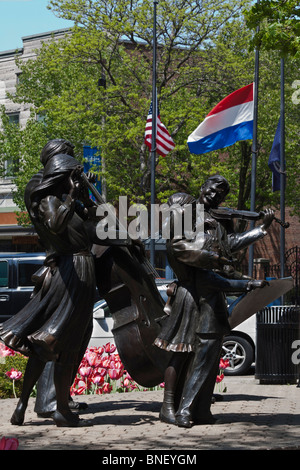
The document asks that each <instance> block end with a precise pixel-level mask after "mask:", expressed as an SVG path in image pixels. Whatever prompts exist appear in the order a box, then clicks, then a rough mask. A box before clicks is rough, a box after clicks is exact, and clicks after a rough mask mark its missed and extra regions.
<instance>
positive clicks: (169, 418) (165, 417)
mask: <svg viewBox="0 0 300 470" xmlns="http://www.w3.org/2000/svg"><path fill="white" fill-rule="evenodd" d="M159 418H160V420H161V421H163V422H165V423H170V424H175V408H174V392H172V391H166V390H165V391H164V401H163V404H162V407H161V410H160V413H159Z"/></svg>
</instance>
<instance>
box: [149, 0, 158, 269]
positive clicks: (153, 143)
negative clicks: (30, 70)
mask: <svg viewBox="0 0 300 470" xmlns="http://www.w3.org/2000/svg"><path fill="white" fill-rule="evenodd" d="M157 4H158V1H157V0H154V2H153V64H152V67H153V71H152V140H151V186H150V188H151V212H150V216H151V221H150V262H151V264H152V266H153V267H155V206H154V205H155V166H156V124H157V122H156V121H157V91H156V5H157Z"/></svg>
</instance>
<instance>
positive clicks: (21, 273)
mask: <svg viewBox="0 0 300 470" xmlns="http://www.w3.org/2000/svg"><path fill="white" fill-rule="evenodd" d="M42 263H43V261H42V260H41V261H40V262H37V261H36V260H21V261H19V262H18V279H19V286H21V287H26V286H33V282H32V280H31V277H32V275H33V274H34V273H35V272H36V271H37V270H38V269H39V268H40V267H41V264H42Z"/></svg>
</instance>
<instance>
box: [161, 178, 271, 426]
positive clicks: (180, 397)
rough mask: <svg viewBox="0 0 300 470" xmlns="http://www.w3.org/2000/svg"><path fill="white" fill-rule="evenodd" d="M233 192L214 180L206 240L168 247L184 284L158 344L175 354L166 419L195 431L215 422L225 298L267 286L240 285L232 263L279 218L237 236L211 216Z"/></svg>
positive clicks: (205, 199) (176, 198)
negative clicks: (212, 409)
mask: <svg viewBox="0 0 300 470" xmlns="http://www.w3.org/2000/svg"><path fill="white" fill-rule="evenodd" d="M228 191H229V185H228V182H227V181H226V180H225V178H223V177H221V176H219V175H217V176H215V177H211V178H209V179H208V180H207V181H206V182H205V184H204V185H203V186H202V188H201V192H200V197H199V202H200V203H201V204H203V205H204V209H205V213H204V217H205V219H204V235H203V234H199V236H198V237H197V236H196V237H195V239H193V240H187V239H185V238H182V239H179V240H178V239H176V238H174V239H172V237H171V238H170V240H168V242H167V254H168V259H169V263H170V265H171V267H172V269H173V271H174V273H175V274H176V276H177V279H178V282H177V291H176V296H175V298H174V300H173V303H172V308H171V314H170V316H169V319H168V320H167V321H166V322H165V324H164V326H163V328H162V330H161V332H160V334H159V335H158V337H157V338H156V340H155V344H156V345H157V346H158V347H160V348H162V349H165V350H171V351H174V354H173V356H172V358H171V360H170V363H169V365H168V367H167V368H166V372H165V392H164V401H163V406H162V409H161V411H160V419H161V420H162V421H166V422H168V423H172V424H176V425H178V426H181V427H190V426H191V425H192V422H193V423H194V424H201V423H208V424H213V423H214V422H215V419H214V418H213V416H212V415H211V412H210V406H211V399H212V394H213V389H214V384H215V379H216V375H217V369H218V364H219V359H220V354H221V347H222V342H223V337H224V335H225V334H227V333H229V331H230V325H229V323H228V312H227V306H226V303H225V296H224V293H225V292H232V291H234V292H245V291H247V290H250V289H253V288H260V287H263V286H265V284H266V281H255V280H250V279H249V278H248V279H234V277H237V276H235V275H234V274H235V273H234V270H233V269H232V258H233V254H234V253H235V252H237V251H239V250H240V249H242V248H244V247H247V246H248V245H249V244H251V243H253V242H255V241H256V240H258V239H260V238H262V237H263V236H264V235H265V234H266V228H267V227H268V226H269V225H270V223H271V222H272V220H273V217H274V213H273V211H266V215H265V217H264V221H263V224H262V225H261V226H260V227H256V228H254V229H252V230H250V231H248V232H245V233H242V234H236V233H234V232H233V231H232V230H230V228H229V227H228V221H227V220H222V219H219V220H217V219H215V218H214V217H213V215H212V213H211V209H214V208H216V207H217V206H218V205H219V204H220V203H221V202H223V200H224V199H225V197H226V195H227V193H228ZM175 203H177V204H179V205H180V206H184V204H195V203H196V201H195V200H194V199H193V198H192V197H191V196H189V195H185V194H181V193H179V194H175V195H173V196H171V198H170V200H169V204H170V205H173V204H175ZM182 210H183V211H184V208H183V207H182ZM227 267H229V268H230V269H229V272H230V273H231V276H232V278H230V276H229V275H228V269H226V268H227ZM225 276H226V277H225Z"/></svg>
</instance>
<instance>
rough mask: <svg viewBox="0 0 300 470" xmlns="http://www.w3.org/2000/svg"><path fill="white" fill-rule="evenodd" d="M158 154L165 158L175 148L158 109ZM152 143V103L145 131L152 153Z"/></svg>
mask: <svg viewBox="0 0 300 470" xmlns="http://www.w3.org/2000/svg"><path fill="white" fill-rule="evenodd" d="M156 129H157V132H156V152H157V153H158V154H159V155H162V156H163V157H165V156H166V155H167V154H168V153H169V152H170V150H172V149H173V148H174V147H175V143H174V141H173V139H172V137H171V136H170V134H169V132H168V130H167V128H166V126H165V125H164V124H163V123H162V122H161V120H160V115H159V110H158V108H157V120H156ZM151 141H152V102H151V105H150V109H149V113H148V117H147V122H146V129H145V144H146V145H147V147H149V150H150V151H151Z"/></svg>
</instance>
